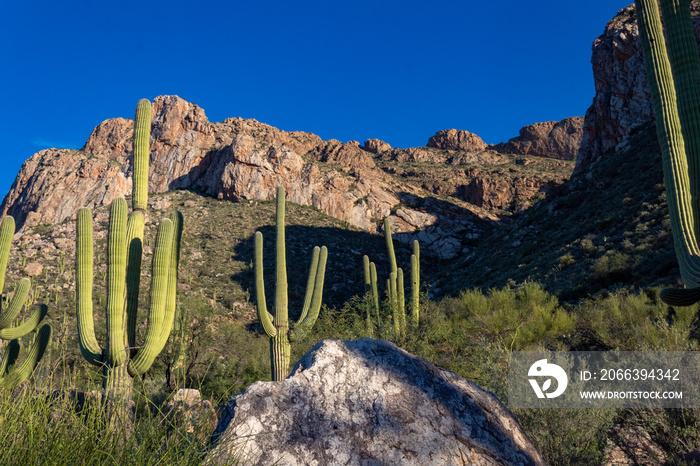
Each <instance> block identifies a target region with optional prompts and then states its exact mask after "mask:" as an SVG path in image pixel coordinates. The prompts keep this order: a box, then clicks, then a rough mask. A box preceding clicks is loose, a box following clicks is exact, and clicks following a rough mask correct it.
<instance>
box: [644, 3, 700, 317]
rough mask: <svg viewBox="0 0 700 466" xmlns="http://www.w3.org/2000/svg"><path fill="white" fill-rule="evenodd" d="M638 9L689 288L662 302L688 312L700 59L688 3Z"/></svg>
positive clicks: (699, 205)
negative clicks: (684, 307)
mask: <svg viewBox="0 0 700 466" xmlns="http://www.w3.org/2000/svg"><path fill="white" fill-rule="evenodd" d="M635 5H636V11H637V23H638V26H639V33H640V37H641V42H642V52H643V54H644V64H645V67H646V72H647V79H648V81H649V88H650V90H651V96H652V100H653V104H654V111H655V113H656V132H657V136H658V139H659V145H660V147H661V156H662V160H663V171H664V184H665V185H666V194H667V199H668V209H669V216H670V218H671V230H672V232H673V240H674V247H675V251H676V256H677V258H678V263H679V265H680V271H681V277H682V279H683V282H684V284H685V286H686V288H685V289H665V290H662V292H661V293H660V297H661V299H662V300H663V301H664V302H666V303H667V304H670V305H680V306H686V305H690V304H693V303H695V302H697V301H700V247H699V246H698V235H699V234H700V58H699V57H698V49H697V45H696V42H695V36H694V34H693V26H692V24H691V21H690V5H689V2H687V1H685V2H682V1H681V0H661V2H660V5H659V3H657V0H636V1H635ZM659 12H661V15H660V14H659ZM661 16H663V18H664V23H665V25H666V29H665V36H664V29H663V26H662V23H661Z"/></svg>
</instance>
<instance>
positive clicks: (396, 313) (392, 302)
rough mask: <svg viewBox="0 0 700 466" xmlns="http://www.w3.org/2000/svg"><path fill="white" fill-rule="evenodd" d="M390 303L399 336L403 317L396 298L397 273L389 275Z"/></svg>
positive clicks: (395, 332)
mask: <svg viewBox="0 0 700 466" xmlns="http://www.w3.org/2000/svg"><path fill="white" fill-rule="evenodd" d="M387 284H388V290H389V303H390V307H391V311H392V316H393V318H394V335H396V336H397V337H398V336H399V335H400V334H401V319H400V318H399V306H398V303H397V301H398V300H397V299H396V274H394V273H392V274H391V275H389V281H388V283H387Z"/></svg>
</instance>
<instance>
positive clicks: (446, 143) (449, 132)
mask: <svg viewBox="0 0 700 466" xmlns="http://www.w3.org/2000/svg"><path fill="white" fill-rule="evenodd" d="M486 146H487V144H486V143H485V142H484V141H482V140H481V138H480V137H479V136H477V135H476V134H474V133H470V132H469V131H464V130H461V129H445V130H442V131H438V132H437V133H435V136H432V137H431V138H430V139H428V147H434V148H436V149H443V150H463V151H467V152H480V151H482V150H484V149H486Z"/></svg>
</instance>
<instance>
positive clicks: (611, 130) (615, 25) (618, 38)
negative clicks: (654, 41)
mask: <svg viewBox="0 0 700 466" xmlns="http://www.w3.org/2000/svg"><path fill="white" fill-rule="evenodd" d="M691 11H692V15H693V24H694V26H695V36H696V39H698V40H699V41H700V3H698V2H697V1H692V2H691ZM591 64H592V65H593V80H594V82H595V91H596V94H595V97H594V98H593V104H592V105H591V106H590V107H589V108H588V111H586V116H585V120H584V125H583V137H582V140H581V149H580V151H579V154H578V157H577V160H576V171H581V170H583V169H584V168H585V167H586V166H588V165H589V164H590V163H592V162H594V161H595V160H597V159H599V158H600V157H601V156H603V155H605V153H606V152H609V151H611V150H613V149H615V148H616V147H618V146H621V145H625V142H626V141H627V137H628V136H629V135H630V132H631V131H632V130H633V129H635V128H636V127H638V126H641V125H642V124H644V123H646V122H648V121H651V120H653V118H654V112H653V110H652V108H651V96H650V94H649V88H648V85H647V79H646V72H645V71H644V59H643V57H642V53H641V46H640V43H639V31H638V29H637V22H636V15H635V7H634V5H630V6H628V7H626V8H623V9H622V10H620V11H619V12H618V13H617V15H616V16H615V17H614V18H613V19H611V20H610V21H609V22H608V24H607V26H606V27H605V31H604V32H603V34H602V35H601V36H600V37H598V38H597V39H596V40H595V41H594V42H593V54H592V58H591Z"/></svg>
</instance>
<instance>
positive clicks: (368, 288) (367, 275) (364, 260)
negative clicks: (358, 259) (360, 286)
mask: <svg viewBox="0 0 700 466" xmlns="http://www.w3.org/2000/svg"><path fill="white" fill-rule="evenodd" d="M362 265H363V268H364V271H365V294H367V293H369V292H370V291H371V290H372V279H371V277H370V272H369V256H367V255H364V256H362Z"/></svg>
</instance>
